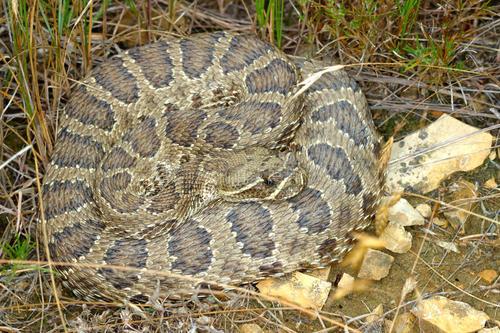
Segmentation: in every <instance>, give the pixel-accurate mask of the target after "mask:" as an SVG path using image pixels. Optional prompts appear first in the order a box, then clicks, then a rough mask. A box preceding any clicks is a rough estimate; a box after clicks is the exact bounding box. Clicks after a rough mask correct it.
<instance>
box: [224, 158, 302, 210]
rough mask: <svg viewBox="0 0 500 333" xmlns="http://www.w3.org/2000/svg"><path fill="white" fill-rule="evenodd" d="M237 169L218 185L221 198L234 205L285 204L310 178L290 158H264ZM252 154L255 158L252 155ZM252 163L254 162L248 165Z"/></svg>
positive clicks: (236, 167) (232, 170) (226, 175)
mask: <svg viewBox="0 0 500 333" xmlns="http://www.w3.org/2000/svg"><path fill="white" fill-rule="evenodd" d="M260 153H261V152H260V151H259V152H258V154H255V156H254V158H252V159H250V160H249V159H247V161H246V162H247V163H244V164H241V165H237V166H234V167H233V168H231V170H229V171H228V172H227V173H226V174H225V177H224V178H223V181H221V182H220V183H219V188H218V190H219V194H220V196H221V197H222V198H223V199H224V200H226V201H231V202H251V201H262V200H286V199H289V198H292V197H294V196H295V195H297V194H298V193H299V192H300V191H302V189H303V188H304V187H305V185H306V183H307V177H306V173H305V171H304V169H302V168H301V167H300V166H299V165H298V163H297V161H296V160H295V158H294V157H293V156H292V155H291V154H290V153H287V154H281V156H280V155H276V153H272V154H269V155H267V156H266V155H261V154H260ZM249 154H252V153H251V152H249ZM249 161H251V162H250V163H249Z"/></svg>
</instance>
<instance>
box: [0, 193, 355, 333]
mask: <svg viewBox="0 0 500 333" xmlns="http://www.w3.org/2000/svg"><path fill="white" fill-rule="evenodd" d="M40 204H41V207H40V209H41V214H43V203H42V202H41V203H40ZM42 217H43V218H44V216H42ZM43 221H45V219H43ZM45 227H46V225H45V223H42V231H43V234H44V235H43V236H44V242H45V244H44V245H45V250H46V251H48V243H47V238H46V237H47V232H46V231H47V229H46V228H45ZM47 253H48V252H47ZM48 254H49V255H48V256H47V257H48V258H49V257H50V253H48ZM42 263H44V264H45V263H46V264H48V265H49V270H50V276H51V279H53V278H54V275H53V269H52V267H53V266H69V267H87V268H108V269H116V270H120V271H124V272H140V273H148V274H152V275H160V276H165V277H171V278H174V279H180V280H187V281H191V282H193V283H195V284H199V283H208V284H214V283H213V282H211V281H206V280H203V279H201V278H194V277H190V276H185V275H181V274H176V273H171V272H164V271H158V270H152V269H144V268H136V267H126V266H116V265H102V264H87V263H70V262H60V261H52V260H50V259H49V260H47V261H35V260H7V259H0V264H9V265H13V264H24V265H32V266H40V264H42ZM53 281H54V282H53V286H54V288H55V280H53ZM215 284H216V285H217V286H219V287H222V288H224V289H231V290H236V291H239V292H243V293H248V294H250V295H252V296H254V297H260V298H263V299H265V300H266V301H269V302H279V303H282V304H284V305H286V306H288V307H291V308H293V309H295V310H297V311H300V312H303V313H305V314H307V315H310V316H321V319H322V320H324V321H327V322H329V323H331V324H334V325H338V326H339V327H342V328H344V329H347V330H350V331H351V332H357V333H361V332H360V331H359V330H357V329H354V328H351V327H348V326H347V325H345V324H343V323H341V322H338V321H336V320H333V319H330V318H328V317H324V316H322V315H320V314H318V313H316V312H315V311H311V310H308V309H305V308H302V307H300V306H298V305H295V304H293V303H291V302H288V301H285V300H282V299H279V298H276V297H271V296H267V295H264V294H261V293H259V292H256V291H252V290H248V289H245V288H241V287H236V286H232V285H229V284H225V283H215ZM54 291H55V289H54ZM54 296H55V297H56V301H57V302H58V304H59V301H58V300H59V299H58V297H57V293H55V292H54Z"/></svg>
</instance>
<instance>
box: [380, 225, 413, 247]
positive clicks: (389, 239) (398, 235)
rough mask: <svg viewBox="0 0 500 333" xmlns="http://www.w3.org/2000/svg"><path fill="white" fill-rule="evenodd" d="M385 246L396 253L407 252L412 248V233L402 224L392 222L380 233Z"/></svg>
mask: <svg viewBox="0 0 500 333" xmlns="http://www.w3.org/2000/svg"><path fill="white" fill-rule="evenodd" d="M380 239H382V240H383V241H384V242H385V248H386V249H388V250H390V251H392V252H395V253H406V252H408V250H409V249H410V248H411V241H412V237H411V234H410V233H409V232H407V231H405V228H403V227H402V226H400V225H398V224H395V223H394V222H391V223H389V224H388V225H387V227H386V228H385V229H384V231H383V232H382V234H381V235H380Z"/></svg>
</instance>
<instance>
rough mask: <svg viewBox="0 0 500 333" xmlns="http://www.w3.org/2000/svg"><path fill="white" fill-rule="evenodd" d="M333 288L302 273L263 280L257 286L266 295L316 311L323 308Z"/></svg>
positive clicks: (325, 282) (327, 283) (328, 283)
mask: <svg viewBox="0 0 500 333" xmlns="http://www.w3.org/2000/svg"><path fill="white" fill-rule="evenodd" d="M331 287H332V284H331V283H330V282H327V281H323V280H321V279H318V278H316V277H313V276H310V275H307V274H303V273H300V272H294V273H292V274H291V275H286V276H284V277H282V278H276V279H266V280H262V281H260V282H259V283H258V284H257V288H258V289H259V291H260V292H261V293H262V294H264V295H267V296H272V297H279V298H281V299H283V300H285V301H288V302H291V303H294V304H297V305H298V306H300V307H303V308H307V309H315V310H319V309H321V308H322V307H323V305H324V304H325V302H326V299H327V298H328V293H329V292H330V289H331Z"/></svg>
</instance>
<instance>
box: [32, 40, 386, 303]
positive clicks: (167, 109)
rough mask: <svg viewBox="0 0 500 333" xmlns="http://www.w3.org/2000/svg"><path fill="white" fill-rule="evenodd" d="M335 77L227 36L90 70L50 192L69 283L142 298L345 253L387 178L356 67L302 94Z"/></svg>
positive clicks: (63, 132)
mask: <svg viewBox="0 0 500 333" xmlns="http://www.w3.org/2000/svg"><path fill="white" fill-rule="evenodd" d="M324 66H325V64H324V63H322V62H318V61H313V60H305V59H300V58H291V57H287V56H286V55H285V54H283V53H282V52H281V51H279V50H277V49H276V48H275V47H273V46H272V45H271V44H269V43H266V42H263V41H261V40H259V39H257V38H255V37H251V36H246V35H242V34H236V33H229V32H215V33H203V34H197V35H192V36H190V37H185V38H173V37H171V38H166V39H165V40H163V41H160V42H156V43H153V44H149V45H146V46H141V47H136V48H133V49H130V50H128V51H126V52H124V53H121V54H119V55H117V56H114V57H112V58H111V59H109V60H108V61H106V62H105V63H103V64H102V65H101V66H99V67H98V68H96V69H95V70H93V71H91V73H90V74H89V76H88V77H87V78H86V79H84V80H83V81H82V82H80V84H79V85H78V86H77V87H76V88H75V89H74V90H73V92H72V95H71V98H70V100H69V102H68V103H67V105H66V107H65V109H64V112H63V114H62V115H61V117H60V123H59V129H58V132H57V137H56V143H55V149H54V151H53V153H52V157H51V162H50V164H49V165H48V168H47V171H46V175H45V178H44V185H43V190H42V191H43V193H42V199H43V200H42V202H43V204H44V209H43V211H42V213H43V214H42V215H43V217H44V219H45V221H46V222H47V224H46V225H47V235H48V248H49V252H50V257H51V259H52V260H53V261H58V262H68V263H72V265H71V266H57V267H58V268H57V269H58V271H59V272H60V273H61V274H62V276H63V277H64V278H65V280H66V282H65V283H67V285H69V286H70V287H71V288H73V290H74V292H75V293H76V294H77V295H79V296H81V297H84V298H87V299H124V298H125V299H140V298H141V297H142V298H143V297H144V296H147V295H151V294H153V293H156V295H160V296H168V295H172V294H175V293H176V292H177V291H180V290H181V289H189V288H192V287H193V286H194V285H195V284H196V283H195V282H193V281H192V280H190V279H183V278H182V276H186V277H191V278H199V279H202V280H203V281H206V282H207V283H214V284H217V283H225V284H233V285H234V284H240V283H248V282H252V281H254V280H257V279H260V278H263V277H268V276H279V275H282V274H284V273H287V272H291V271H294V270H297V269H311V268H315V267H320V266H324V265H327V264H328V263H330V262H332V261H335V260H339V259H340V258H342V256H343V254H344V253H345V252H346V251H347V250H348V249H350V247H351V243H352V236H351V235H350V234H349V233H350V232H351V231H353V230H359V229H362V228H364V227H366V226H367V224H368V223H369V222H370V219H371V218H372V217H373V214H374V211H375V209H376V206H377V204H378V201H379V197H380V193H381V189H382V186H383V181H384V168H383V167H380V166H379V163H378V162H379V155H380V142H379V141H380V140H379V137H378V136H377V134H376V132H375V129H374V125H373V122H372V120H371V116H370V114H369V112H368V107H367V103H366V100H365V97H364V95H363V94H362V92H361V90H360V89H359V87H358V86H357V85H356V83H355V82H354V80H353V79H351V78H350V77H348V76H347V74H346V73H345V72H343V71H340V70H338V71H331V72H327V73H325V74H323V75H322V76H321V77H320V78H319V79H318V80H317V81H315V82H314V83H313V84H312V85H311V86H310V87H309V88H308V89H306V90H305V91H304V92H303V93H298V89H299V88H300V84H299V83H300V82H301V81H302V80H303V79H305V78H307V77H309V76H310V75H311V74H312V73H314V72H317V71H319V70H320V69H322V68H323V67H324ZM75 264H94V266H92V265H87V266H86V265H81V266H80V265H75ZM95 265H102V266H101V267H96V266H95ZM106 265H118V266H127V267H131V268H135V270H126V271H123V270H119V269H117V268H110V267H106ZM148 270H152V271H155V272H158V271H160V272H163V273H165V274H158V273H154V274H149V273H148ZM169 273H173V274H176V276H175V277H171V276H170V277H169V276H168V275H169Z"/></svg>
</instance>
